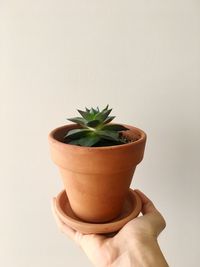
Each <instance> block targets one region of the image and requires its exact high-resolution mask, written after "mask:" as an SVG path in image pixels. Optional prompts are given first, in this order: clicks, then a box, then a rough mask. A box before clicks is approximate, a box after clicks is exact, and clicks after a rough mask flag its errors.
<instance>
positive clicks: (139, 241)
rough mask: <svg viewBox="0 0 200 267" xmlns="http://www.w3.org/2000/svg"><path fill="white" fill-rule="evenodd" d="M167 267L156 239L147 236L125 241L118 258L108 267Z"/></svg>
mask: <svg viewBox="0 0 200 267" xmlns="http://www.w3.org/2000/svg"><path fill="white" fill-rule="evenodd" d="M121 266H126V267H133V266H137V267H155V266H156V267H168V264H167V262H166V260H165V258H164V256H163V254H162V252H161V250H160V247H159V245H158V242H157V239H156V238H154V237H153V236H152V237H149V236H136V237H135V238H134V239H132V240H130V239H128V240H127V243H126V245H124V246H123V249H122V250H121V251H119V253H118V257H117V258H116V259H115V261H114V262H113V263H112V264H111V265H110V267H121Z"/></svg>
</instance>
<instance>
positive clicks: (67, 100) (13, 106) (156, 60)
mask: <svg viewBox="0 0 200 267" xmlns="http://www.w3.org/2000/svg"><path fill="white" fill-rule="evenodd" d="M199 73H200V2H199V1H197V0H188V1H184V0H169V1H162V0H161V1H158V0H146V1H145V0H140V1H130V0H125V1H114V0H110V1H107V0H101V1H94V0H85V1H82V0H73V1H72V0H71V1H70V0H58V1H53V0H48V1H47V0H40V1H39V0H34V1H33V0H29V1H27V0H18V1H14V0H13V1H12V0H5V1H4V0H0V116H1V117H0V137H1V138H0V155H1V168H0V172H1V176H0V225H1V226H0V265H1V266H4V267H40V266H41V267H64V266H82V267H86V266H91V264H90V263H89V261H88V260H87V259H86V257H85V256H84V254H83V253H82V252H81V250H80V249H79V248H77V247H76V245H75V244H74V243H73V242H72V241H70V240H68V239H67V238H66V237H64V236H63V235H62V234H60V232H58V230H57V228H56V225H55V222H54V219H53V217H52V214H51V210H50V201H51V198H52V196H54V195H56V194H57V193H58V192H59V191H60V190H61V189H62V183H61V181H60V178H59V174H58V171H57V169H56V167H55V166H54V165H53V163H52V162H51V160H50V157H49V151H48V143H47V135H48V132H49V131H50V130H51V129H52V128H55V127H57V126H59V125H62V124H65V123H66V118H67V117H72V116H74V115H76V111H75V109H76V108H84V107H85V106H88V107H90V106H96V105H99V106H100V107H104V106H105V105H106V104H107V103H109V104H110V106H111V107H113V114H114V115H116V116H117V118H118V119H117V120H116V122H117V121H118V122H124V123H127V124H132V125H135V126H138V127H140V128H142V129H144V130H145V131H146V132H147V134H148V143H147V147H146V153H145V159H144V161H143V162H142V163H141V164H140V166H138V168H137V171H136V173H135V176H134V182H133V185H132V186H133V187H137V188H140V189H141V190H143V191H144V192H145V193H146V194H147V195H149V196H150V197H151V198H152V200H153V201H154V202H155V203H156V205H157V206H158V208H159V209H160V210H161V211H162V212H163V214H164V216H165V218H166V220H167V224H168V227H167V229H166V230H165V232H164V233H163V234H162V235H161V237H160V244H161V247H162V249H163V251H164V253H165V255H166V258H167V260H168V261H169V264H170V266H176V267H188V266H189V267H196V266H197V265H198V262H199V252H200V251H199V238H200V232H199V220H200V215H199V205H198V204H199V203H200V197H199V194H200V192H199V186H200V182H199V173H200V168H199V165H200V164H199V163H200V162H199V151H200V141H199V136H200V123H199V117H200V105H199V99H200V75H199Z"/></svg>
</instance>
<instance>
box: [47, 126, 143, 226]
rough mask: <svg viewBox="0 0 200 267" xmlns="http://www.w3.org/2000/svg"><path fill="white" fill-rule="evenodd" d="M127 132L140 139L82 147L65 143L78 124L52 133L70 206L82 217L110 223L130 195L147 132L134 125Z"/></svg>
mask: <svg viewBox="0 0 200 267" xmlns="http://www.w3.org/2000/svg"><path fill="white" fill-rule="evenodd" d="M124 126H125V127H127V128H129V129H130V130H128V131H125V132H124V134H125V135H126V137H128V139H130V140H132V139H135V138H136V139H137V140H136V141H134V142H130V143H127V144H123V145H116V146H105V147H81V146H77V145H70V144H65V143H64V142H63V141H64V139H63V136H64V135H65V134H66V133H67V132H68V131H69V130H71V129H75V128H77V125H76V124H68V125H65V126H62V127H59V128H56V129H54V130H53V131H52V132H51V133H50V134H49V143H50V151H51V157H52V159H53V161H54V162H55V163H56V164H57V165H58V167H59V170H60V173H61V176H62V179H63V183H64V188H65V190H66V193H67V196H68V199H69V202H70V205H71V208H72V210H73V212H74V213H75V214H76V216H78V217H79V218H80V219H82V220H84V221H88V222H95V223H97V222H108V221H111V220H113V219H114V218H116V217H117V216H118V215H119V214H120V212H121V210H122V208H123V204H124V202H125V199H126V197H127V196H128V192H129V187H130V184H131V181H132V177H133V174H134V171H135V168H136V166H137V164H138V163H139V162H140V161H141V160H142V159H143V154H144V148H145V143H146V134H145V133H144V132H143V131H142V130H140V129H138V128H135V127H133V126H130V125H124Z"/></svg>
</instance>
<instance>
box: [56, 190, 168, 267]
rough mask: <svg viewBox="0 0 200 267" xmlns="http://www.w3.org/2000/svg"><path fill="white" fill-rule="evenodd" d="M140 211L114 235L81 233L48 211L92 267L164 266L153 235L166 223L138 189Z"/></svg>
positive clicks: (165, 263)
mask: <svg viewBox="0 0 200 267" xmlns="http://www.w3.org/2000/svg"><path fill="white" fill-rule="evenodd" d="M135 191H136V193H137V194H138V195H139V196H140V198H141V200H142V214H143V216H140V217H137V218H135V219H133V220H132V221H130V222H129V223H127V224H126V225H125V226H124V227H123V228H122V229H121V230H120V231H119V232H118V233H117V234H115V235H114V236H109V235H108V236H106V235H97V234H89V235H85V234H82V233H80V232H78V231H75V230H73V229H72V228H70V227H69V226H68V225H66V224H65V223H64V222H63V221H62V220H61V219H60V218H59V216H58V214H57V213H56V210H55V198H54V199H53V203H52V211H53V214H54V217H55V220H56V223H57V225H58V228H59V229H60V230H61V231H62V232H63V233H64V234H66V235H67V236H68V237H69V238H71V239H72V240H74V241H75V242H76V243H77V244H78V245H79V246H80V247H81V248H82V250H83V251H84V252H85V254H86V255H87V257H88V258H89V259H90V261H91V262H92V263H93V265H94V266H96V267H122V266H126V267H168V264H167V262H166V260H165V258H164V256H163V254H162V252H161V250H160V247H159V245H158V242H157V238H158V236H159V234H160V233H161V232H162V230H163V229H164V228H165V226H166V223H165V220H164V218H163V216H162V215H161V213H160V212H159V211H158V210H157V209H156V208H155V206H154V204H153V202H152V201H151V200H150V199H149V198H148V197H147V196H145V195H144V193H142V192H141V191H139V190H135Z"/></svg>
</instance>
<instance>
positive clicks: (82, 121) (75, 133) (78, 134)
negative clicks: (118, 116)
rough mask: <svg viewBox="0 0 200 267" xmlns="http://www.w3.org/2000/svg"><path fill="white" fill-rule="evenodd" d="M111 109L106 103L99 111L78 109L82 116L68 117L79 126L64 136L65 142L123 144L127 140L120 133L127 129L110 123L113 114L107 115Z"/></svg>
mask: <svg viewBox="0 0 200 267" xmlns="http://www.w3.org/2000/svg"><path fill="white" fill-rule="evenodd" d="M111 111H112V109H108V105H107V106H106V107H105V108H104V109H102V110H101V111H100V110H99V108H98V107H97V108H96V109H94V108H91V109H88V108H85V111H82V110H78V112H79V113H80V115H81V116H82V117H75V118H70V119H68V120H69V121H72V122H74V123H76V124H78V125H79V126H80V128H78V129H72V130H70V131H68V132H67V134H66V135H65V136H64V139H65V141H66V143H68V144H73V145H79V146H88V147H91V146H110V145H120V144H125V143H127V142H128V140H127V139H126V138H125V137H124V136H123V135H122V131H126V130H129V129H128V128H126V127H125V126H123V125H119V124H110V122H111V121H112V120H113V119H114V118H115V116H109V115H110V113H111Z"/></svg>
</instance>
